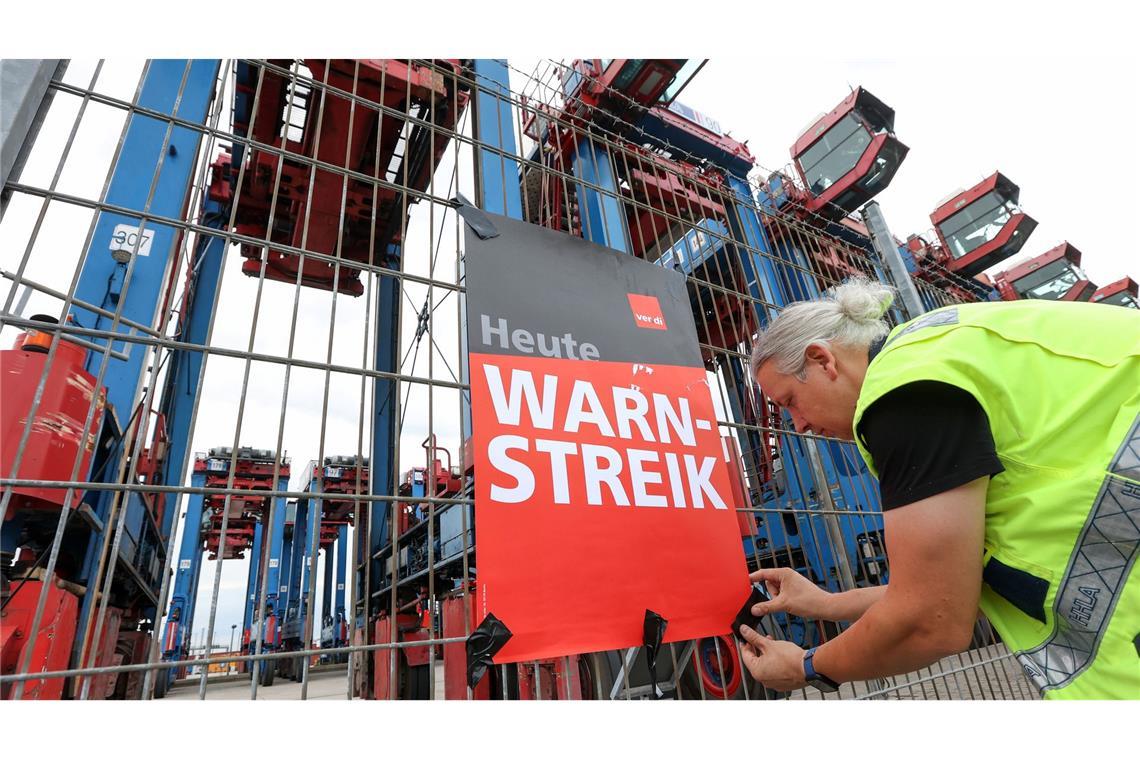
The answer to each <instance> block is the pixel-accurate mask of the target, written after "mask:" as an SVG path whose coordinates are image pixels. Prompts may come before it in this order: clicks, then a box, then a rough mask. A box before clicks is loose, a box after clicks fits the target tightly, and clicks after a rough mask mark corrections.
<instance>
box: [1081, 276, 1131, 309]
mask: <svg viewBox="0 0 1140 760" xmlns="http://www.w3.org/2000/svg"><path fill="white" fill-rule="evenodd" d="M1137 290H1138V288H1137V285H1136V281H1135V280H1133V279H1132V278H1131V277H1122V278H1121V279H1119V280H1117V281H1116V282H1110V283H1109V284H1107V285H1105V286H1104V287H1103V288H1101V289H1100V290H1098V291H1096V292H1095V293H1093V296H1092V302H1093V303H1106V304H1109V305H1110V306H1123V307H1124V308H1126V309H1140V301H1138V300H1137V298H1138V294H1137Z"/></svg>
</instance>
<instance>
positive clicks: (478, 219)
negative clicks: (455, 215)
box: [455, 193, 499, 240]
mask: <svg viewBox="0 0 1140 760" xmlns="http://www.w3.org/2000/svg"><path fill="white" fill-rule="evenodd" d="M455 203H457V204H459V205H458V206H457V207H456V210H457V211H458V212H459V216H461V217H462V218H463V221H465V222H467V226H468V227H470V228H471V229H472V230H474V232H475V234H476V235H478V236H479V239H480V240H488V239H490V238H494V237H498V236H499V230H498V228H497V227H495V224H494V222H492V221H491V217H489V216H487V215H486V214H485V213H483V211H482V210H480V209H477V208H475V205H474V204H473V203H471V201H469V200H467V199H466V198H464V197H463V194H462V193H459V194H457V195H456V197H455Z"/></svg>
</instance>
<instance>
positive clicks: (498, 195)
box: [474, 58, 523, 219]
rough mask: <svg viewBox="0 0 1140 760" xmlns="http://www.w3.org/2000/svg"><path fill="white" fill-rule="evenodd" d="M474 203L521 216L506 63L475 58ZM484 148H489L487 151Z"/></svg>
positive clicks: (506, 213) (513, 127)
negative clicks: (475, 196) (476, 86)
mask: <svg viewBox="0 0 1140 760" xmlns="http://www.w3.org/2000/svg"><path fill="white" fill-rule="evenodd" d="M474 69H475V82H476V84H477V85H478V88H477V89H476V91H475V99H474V100H475V110H474V119H475V141H476V145H478V146H486V147H477V148H476V149H475V152H476V158H475V163H476V183H477V184H476V194H477V198H476V203H477V204H478V205H479V207H480V208H482V209H483V210H484V211H489V212H491V213H492V214H500V215H502V216H509V217H511V218H513V219H522V211H523V205H522V193H521V189H520V182H519V162H518V161H516V160H515V159H514V158H512V156H517V155H518V145H517V144H516V141H515V122H514V116H513V109H512V108H511V103H510V100H509V98H510V76H509V72H508V70H507V62H506V61H505V60H502V59H498V58H477V59H476V60H475V62H474ZM488 148H491V150H489V149H488Z"/></svg>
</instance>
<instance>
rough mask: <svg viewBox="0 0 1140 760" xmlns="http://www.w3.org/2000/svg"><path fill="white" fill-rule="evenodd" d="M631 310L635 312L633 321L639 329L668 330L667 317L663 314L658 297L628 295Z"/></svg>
mask: <svg viewBox="0 0 1140 760" xmlns="http://www.w3.org/2000/svg"><path fill="white" fill-rule="evenodd" d="M627 295H628V296H629V308H630V310H632V311H633V321H634V322H635V323H636V324H637V326H638V327H644V328H645V329H647V330H668V329H669V328H668V326H667V325H666V324H665V317H664V316H663V315H662V314H661V304H660V303H659V302H658V301H657V296H642V295H638V294H636V293H628V294H627Z"/></svg>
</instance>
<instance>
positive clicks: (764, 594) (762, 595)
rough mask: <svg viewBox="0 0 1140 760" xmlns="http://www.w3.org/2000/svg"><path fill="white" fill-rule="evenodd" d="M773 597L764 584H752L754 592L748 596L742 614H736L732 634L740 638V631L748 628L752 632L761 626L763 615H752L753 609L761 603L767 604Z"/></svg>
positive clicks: (741, 610) (741, 609)
mask: <svg viewBox="0 0 1140 760" xmlns="http://www.w3.org/2000/svg"><path fill="white" fill-rule="evenodd" d="M771 598H772V597H771V596H770V595H769V594H768V590H767V589H766V588H765V587H764V584H763V583H760V582H756V583H753V584H752V590H751V592H750V593H749V594H748V598H747V599H746V600H745V601H744V606H743V607H741V608H740V612H738V613H736V619H735V620H733V621H732V632H733V633H734V634H736V636H737V637H738V638H739V637H740V629H741V627H743V626H747V627H748V628H751V629H752V630H754V631H755V630H756V628H757V627H758V626H759V625H760V621H761V620H763V619H764V616H763V615H754V614H752V608H753V607H754V606H755V605H757V604H760V602H767V601H769V600H770V599H771Z"/></svg>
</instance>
